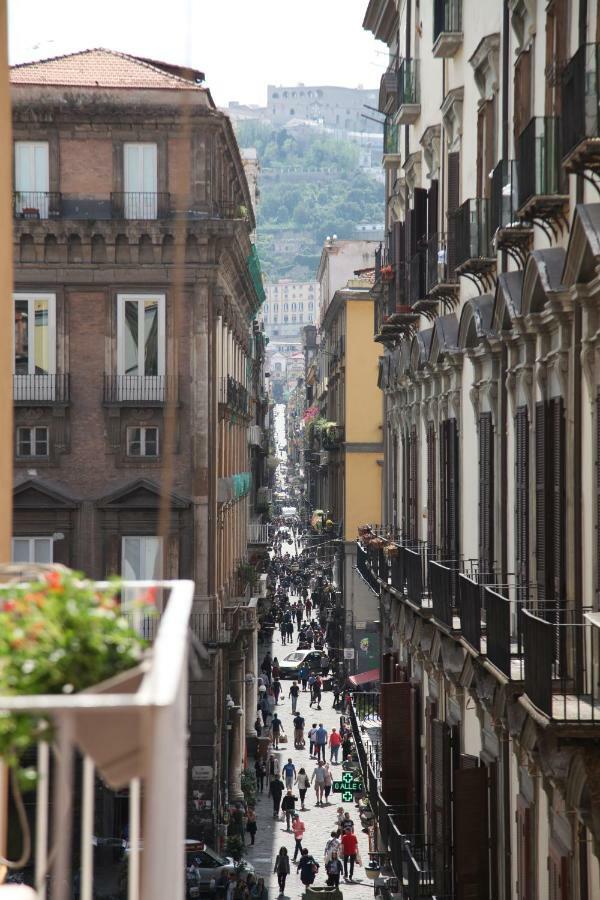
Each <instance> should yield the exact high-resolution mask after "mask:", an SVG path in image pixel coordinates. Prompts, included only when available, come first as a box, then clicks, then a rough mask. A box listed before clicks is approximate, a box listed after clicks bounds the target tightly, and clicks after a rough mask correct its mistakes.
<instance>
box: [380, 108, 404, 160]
mask: <svg viewBox="0 0 600 900" xmlns="http://www.w3.org/2000/svg"><path fill="white" fill-rule="evenodd" d="M390 156H393V157H397V158H398V159H400V146H399V144H398V126H397V125H394V124H393V123H392V122H390V120H389V119H388V118H386V120H385V122H384V123H383V157H384V162H385V159H386V158H387V157H390Z"/></svg>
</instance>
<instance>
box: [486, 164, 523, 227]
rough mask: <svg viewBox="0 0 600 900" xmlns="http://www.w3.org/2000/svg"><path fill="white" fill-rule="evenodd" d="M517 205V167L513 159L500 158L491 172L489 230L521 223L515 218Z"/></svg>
mask: <svg viewBox="0 0 600 900" xmlns="http://www.w3.org/2000/svg"><path fill="white" fill-rule="evenodd" d="M518 207H519V185H518V168H517V163H516V162H515V160H514V159H502V160H500V162H499V163H498V165H497V166H496V168H495V169H494V171H493V173H492V196H491V198H490V231H491V234H494V232H496V231H497V230H498V229H499V228H510V227H513V226H518V225H520V224H521V223H520V222H519V220H518V219H517V209H518Z"/></svg>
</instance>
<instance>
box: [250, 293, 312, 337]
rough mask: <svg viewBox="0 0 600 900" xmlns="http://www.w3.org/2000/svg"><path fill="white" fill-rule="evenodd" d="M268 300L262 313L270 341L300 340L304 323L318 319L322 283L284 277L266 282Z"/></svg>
mask: <svg viewBox="0 0 600 900" xmlns="http://www.w3.org/2000/svg"><path fill="white" fill-rule="evenodd" d="M265 293H266V301H265V303H264V304H263V307H262V310H261V314H262V320H263V322H264V326H265V332H266V334H267V336H268V337H269V338H270V339H271V340H273V339H274V340H275V341H277V339H280V340H281V339H282V338H285V339H287V338H295V339H296V341H298V342H300V336H301V333H302V329H303V328H304V326H305V325H313V324H315V322H316V321H317V313H318V310H319V284H318V282H316V281H291V280H290V279H287V278H286V279H281V280H280V281H277V282H276V283H274V284H266V285H265Z"/></svg>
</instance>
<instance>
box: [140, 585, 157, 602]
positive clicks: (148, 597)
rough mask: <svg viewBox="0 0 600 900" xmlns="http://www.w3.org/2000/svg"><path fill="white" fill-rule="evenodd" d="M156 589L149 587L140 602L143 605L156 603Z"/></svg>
mask: <svg viewBox="0 0 600 900" xmlns="http://www.w3.org/2000/svg"><path fill="white" fill-rule="evenodd" d="M157 593H158V591H157V589H156V588H155V587H149V588H148V590H147V591H146V593H145V594H144V596H143V597H142V603H143V604H144V605H145V606H155V604H156V595H157Z"/></svg>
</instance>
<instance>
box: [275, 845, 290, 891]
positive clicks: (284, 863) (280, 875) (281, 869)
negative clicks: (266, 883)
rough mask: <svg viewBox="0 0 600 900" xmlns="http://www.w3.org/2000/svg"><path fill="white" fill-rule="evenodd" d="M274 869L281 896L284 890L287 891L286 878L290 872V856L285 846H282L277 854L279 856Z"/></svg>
mask: <svg viewBox="0 0 600 900" xmlns="http://www.w3.org/2000/svg"><path fill="white" fill-rule="evenodd" d="M273 871H274V872H275V874H276V875H277V881H278V883H279V896H280V897H281V896H283V892H284V891H285V879H286V878H287V877H288V875H289V874H290V858H289V856H288V852H287V849H286V848H285V847H282V848H281V850H280V851H279V853H278V854H277V858H276V860H275V868H274V869H273Z"/></svg>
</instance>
